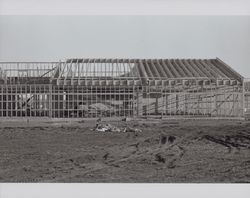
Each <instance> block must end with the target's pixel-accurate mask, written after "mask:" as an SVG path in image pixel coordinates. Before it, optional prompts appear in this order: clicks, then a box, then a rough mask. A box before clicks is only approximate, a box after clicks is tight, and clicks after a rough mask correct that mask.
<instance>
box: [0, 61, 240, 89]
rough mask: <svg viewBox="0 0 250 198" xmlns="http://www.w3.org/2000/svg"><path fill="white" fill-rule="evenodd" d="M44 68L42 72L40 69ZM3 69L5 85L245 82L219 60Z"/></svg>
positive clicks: (69, 63) (1, 75) (76, 63)
mask: <svg viewBox="0 0 250 198" xmlns="http://www.w3.org/2000/svg"><path fill="white" fill-rule="evenodd" d="M41 65H42V66H43V67H44V68H43V69H40V67H41ZM1 67H2V70H1V69H0V79H2V83H3V82H13V80H15V81H17V82H18V83H21V84H22V83H23V82H24V81H27V78H28V79H29V80H28V81H27V82H29V83H30V82H31V80H30V79H31V78H32V82H34V83H36V82H39V81H40V80H42V79H45V77H46V82H47V83H49V79H51V80H52V81H53V82H56V83H57V84H58V85H76V84H78V85H145V84H150V85H154V84H155V85H167V84H171V82H170V81H176V82H177V81H179V80H206V81H210V82H213V83H214V82H217V81H223V82H222V84H225V83H224V82H225V81H226V83H228V81H229V83H230V84H231V82H232V83H233V84H235V83H242V79H243V77H242V76H241V75H240V74H238V73H237V72H236V71H234V70H233V69H232V68H231V67H229V66H228V65H227V64H226V63H224V62H223V61H221V60H220V59H218V58H216V59H68V60H66V61H65V62H54V63H50V64H48V63H9V64H5V63H0V68H1ZM163 81H164V82H163ZM166 81H168V82H167V83H165V82H166ZM235 81H236V82H235ZM156 82H157V83H156ZM169 82H170V83H169ZM162 83H163V84H162ZM206 83H207V82H206Z"/></svg>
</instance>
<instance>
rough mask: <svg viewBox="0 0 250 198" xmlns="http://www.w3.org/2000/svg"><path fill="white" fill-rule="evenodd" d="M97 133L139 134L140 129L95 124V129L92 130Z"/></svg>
mask: <svg viewBox="0 0 250 198" xmlns="http://www.w3.org/2000/svg"><path fill="white" fill-rule="evenodd" d="M94 130H95V131H97V132H117V133H126V132H134V133H137V132H138V133H140V132H142V131H141V130H140V129H137V128H132V127H120V128H119V127H116V126H113V125H111V124H101V123H98V124H96V127H95V129H94Z"/></svg>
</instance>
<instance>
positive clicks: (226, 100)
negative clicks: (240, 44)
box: [0, 58, 250, 118]
mask: <svg viewBox="0 0 250 198" xmlns="http://www.w3.org/2000/svg"><path fill="white" fill-rule="evenodd" d="M243 81H244V79H243V77H242V76H241V75H239V74H238V73H237V72H235V71H234V70H233V69H232V68H230V67H229V66H228V65H226V64H225V63H224V62H222V61H221V60H220V59H218V58H217V59H69V60H66V61H65V62H43V63H40V62H32V63H31V62H22V63H21V62H15V63H10V62H6V63H3V62H2V63H0V117H42V116H46V117H52V118H87V117H162V118H163V117H165V118H168V117H180V118H183V117H224V118H231V117H242V116H244V113H245V111H246V108H250V104H249V103H248V97H250V94H247V93H249V90H250V88H248V84H247V83H243ZM248 106H249V107H248Z"/></svg>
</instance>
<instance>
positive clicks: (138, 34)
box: [0, 16, 250, 77]
mask: <svg viewBox="0 0 250 198" xmlns="http://www.w3.org/2000/svg"><path fill="white" fill-rule="evenodd" d="M249 55H250V17H249V16H248V17H247V16H0V61H58V60H59V59H61V60H64V59H66V58H71V57H80V58H88V57H90V58H116V57H117V58H215V57H219V58H221V59H222V60H224V61H225V62H226V63H228V64H229V65H230V66H232V67H233V68H234V69H236V70H237V71H238V72H239V73H241V74H242V75H243V76H245V77H250V59H249Z"/></svg>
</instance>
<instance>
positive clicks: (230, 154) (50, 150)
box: [0, 120, 250, 183]
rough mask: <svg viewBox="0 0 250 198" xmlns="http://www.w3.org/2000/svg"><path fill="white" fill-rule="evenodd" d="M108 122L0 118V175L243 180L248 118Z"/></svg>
mask: <svg viewBox="0 0 250 198" xmlns="http://www.w3.org/2000/svg"><path fill="white" fill-rule="evenodd" d="M102 122H103V123H105V121H102ZM108 123H110V124H112V125H114V126H117V127H128V126H130V127H134V128H138V129H141V130H142V132H120V133H118V132H95V131H93V128H94V126H95V125H96V121H95V120H92V121H90V120H89V121H75V122H66V121H65V122H54V123H53V122H48V123H46V122H45V123H43V124H40V123H37V122H36V123H35V124H33V123H32V121H29V122H27V123H24V122H9V123H7V122H0V182H160V183H161V182H181V183H183V182H184V183H186V182H195V183H196V182H223V183H228V182H231V183H235V182H250V122H247V121H236V120H234V121H223V120H218V121H216V120H210V121H208V120H207V121H206V120H199V121H194V120H186V121H174V120H162V121H161V120H139V121H129V122H122V121H120V122H117V121H112V122H111V121H110V122H108Z"/></svg>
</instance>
